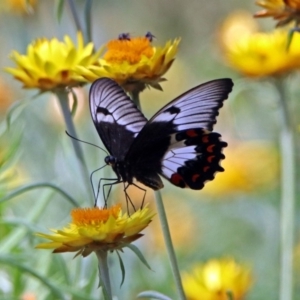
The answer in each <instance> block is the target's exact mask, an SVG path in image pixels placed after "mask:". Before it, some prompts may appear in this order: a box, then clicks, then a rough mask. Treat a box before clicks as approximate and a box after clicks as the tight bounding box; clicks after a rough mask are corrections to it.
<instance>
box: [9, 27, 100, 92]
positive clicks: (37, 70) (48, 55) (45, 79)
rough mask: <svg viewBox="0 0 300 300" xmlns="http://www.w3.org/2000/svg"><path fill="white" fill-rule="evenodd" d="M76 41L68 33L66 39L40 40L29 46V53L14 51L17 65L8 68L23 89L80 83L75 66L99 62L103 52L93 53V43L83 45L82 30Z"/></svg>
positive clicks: (12, 56) (53, 88) (42, 88)
mask: <svg viewBox="0 0 300 300" xmlns="http://www.w3.org/2000/svg"><path fill="white" fill-rule="evenodd" d="M77 41H78V46H77V47H76V46H75V45H74V43H73V42H72V40H71V38H70V37H69V36H67V35H66V36H65V37H64V42H61V41H59V40H57V39H56V38H53V39H51V40H47V39H44V38H43V39H38V40H36V41H35V42H33V43H32V44H30V45H29V46H28V48H27V54H26V55H21V54H19V53H18V52H17V51H13V52H12V54H11V59H12V60H13V61H14V62H15V63H16V65H17V66H16V67H15V68H6V69H5V70H6V71H7V72H9V73H11V74H12V75H13V76H14V77H15V78H16V79H17V80H19V81H21V82H23V85H24V88H38V89H40V90H42V91H47V90H55V89H57V88H65V87H72V86H76V85H79V84H80V83H82V82H80V81H78V80H77V79H75V73H74V69H75V67H77V66H84V67H89V66H91V65H95V64H97V59H98V58H99V56H100V51H98V52H96V53H93V50H94V45H93V44H92V43H89V44H87V45H84V42H83V37H82V34H81V33H78V34H77Z"/></svg>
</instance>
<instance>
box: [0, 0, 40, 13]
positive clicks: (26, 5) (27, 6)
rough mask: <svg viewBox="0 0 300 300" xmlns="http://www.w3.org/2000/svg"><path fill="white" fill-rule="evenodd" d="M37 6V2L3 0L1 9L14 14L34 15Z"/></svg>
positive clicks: (30, 0) (29, 0)
mask: <svg viewBox="0 0 300 300" xmlns="http://www.w3.org/2000/svg"><path fill="white" fill-rule="evenodd" d="M35 5H36V0H2V1H1V4H0V9H3V10H5V11H6V10H7V11H10V12H12V13H17V14H24V13H32V12H33V8H34V6H35Z"/></svg>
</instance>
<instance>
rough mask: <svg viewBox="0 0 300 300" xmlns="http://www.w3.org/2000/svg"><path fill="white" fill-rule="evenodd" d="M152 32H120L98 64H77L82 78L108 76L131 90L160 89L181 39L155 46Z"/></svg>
mask: <svg viewBox="0 0 300 300" xmlns="http://www.w3.org/2000/svg"><path fill="white" fill-rule="evenodd" d="M152 40H153V35H151V34H150V33H148V34H146V36H144V37H130V36H129V34H121V35H119V38H118V39H115V40H110V41H109V42H107V44H106V45H105V50H106V52H105V53H104V55H103V56H102V57H101V59H100V60H99V66H90V67H85V66H78V67H77V73H78V76H79V79H81V80H86V81H90V82H91V81H94V80H96V79H97V78H99V77H109V78H112V79H113V80H115V81H116V82H118V83H119V84H120V85H122V86H123V88H124V89H125V90H127V91H129V92H132V91H137V92H139V91H142V90H143V89H144V88H145V87H146V86H151V87H154V88H157V89H161V87H160V85H159V83H160V82H161V81H164V80H165V79H164V78H163V77H162V76H163V75H164V74H165V73H166V72H167V71H168V70H169V68H170V67H171V65H172V63H173V61H174V60H175V55H176V53H177V49H178V44H179V42H180V39H175V40H174V41H173V42H172V41H168V42H167V43H166V44H165V46H163V47H154V46H152Z"/></svg>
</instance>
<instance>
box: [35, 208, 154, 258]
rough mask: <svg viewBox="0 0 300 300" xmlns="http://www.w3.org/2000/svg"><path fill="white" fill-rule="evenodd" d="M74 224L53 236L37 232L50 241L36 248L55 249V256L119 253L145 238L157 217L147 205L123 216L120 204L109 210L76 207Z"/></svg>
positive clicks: (55, 232)
mask: <svg viewBox="0 0 300 300" xmlns="http://www.w3.org/2000/svg"><path fill="white" fill-rule="evenodd" d="M71 216H72V222H71V223H70V224H69V225H68V226H67V227H65V228H63V229H62V230H52V231H53V232H54V234H51V235H50V234H44V233H38V234H37V235H38V236H40V237H43V238H46V239H48V240H50V242H48V243H42V244H39V245H37V246H36V248H39V249H54V251H53V252H54V253H61V252H77V255H79V254H81V255H82V256H84V257H85V256H87V255H89V254H90V253H92V252H93V251H97V250H103V251H113V250H119V249H121V248H123V247H124V246H126V245H127V244H129V243H131V242H133V241H135V240H136V239H138V238H140V237H141V236H143V235H142V234H141V233H140V231H142V230H143V229H144V228H146V227H147V226H148V224H149V223H150V222H151V219H152V217H153V216H154V214H153V212H151V211H150V210H149V208H148V207H147V206H146V207H144V208H143V209H139V210H138V211H136V212H134V213H133V214H132V215H130V216H128V215H127V214H126V213H124V214H123V213H122V211H121V205H115V206H112V207H110V208H107V209H106V208H104V209H100V208H98V207H95V208H77V209H74V210H72V212H71Z"/></svg>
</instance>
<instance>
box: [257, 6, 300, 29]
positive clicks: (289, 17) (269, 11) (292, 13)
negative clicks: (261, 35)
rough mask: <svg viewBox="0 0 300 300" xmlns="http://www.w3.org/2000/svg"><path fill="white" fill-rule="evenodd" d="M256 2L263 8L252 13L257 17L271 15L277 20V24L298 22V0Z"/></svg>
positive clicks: (299, 16)
mask: <svg viewBox="0 0 300 300" xmlns="http://www.w3.org/2000/svg"><path fill="white" fill-rule="evenodd" d="M256 4H257V5H259V6H261V7H263V8H264V10H261V11H259V12H257V13H256V14H255V15H254V16H255V17H257V18H261V17H273V18H274V19H275V20H277V21H278V23H277V26H283V25H286V24H288V23H290V22H292V21H295V23H296V25H298V24H299V23H300V0H258V1H256Z"/></svg>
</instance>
